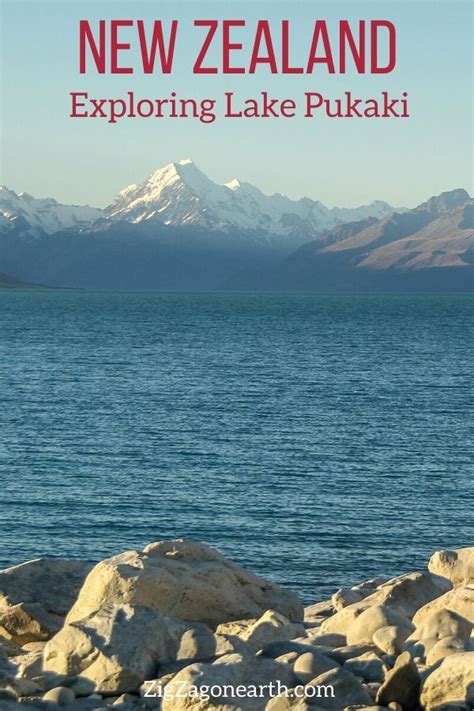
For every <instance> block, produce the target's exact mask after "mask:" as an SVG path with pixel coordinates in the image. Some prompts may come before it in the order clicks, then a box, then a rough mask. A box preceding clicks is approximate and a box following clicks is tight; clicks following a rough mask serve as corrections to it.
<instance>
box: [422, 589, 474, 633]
mask: <svg viewBox="0 0 474 711" xmlns="http://www.w3.org/2000/svg"><path fill="white" fill-rule="evenodd" d="M439 610H451V612H457V613H458V615H461V617H465V618H466V620H469V622H471V623H473V624H474V585H459V586H458V587H456V588H454V589H453V590H450V591H449V592H447V593H445V594H444V595H442V596H441V597H438V598H437V599H436V600H433V601H432V602H429V603H427V604H426V605H424V606H423V607H422V608H421V609H419V610H418V612H417V613H416V615H415V616H414V617H413V623H414V624H415V625H416V626H417V627H418V626H419V625H420V624H421V623H422V622H423V620H425V619H426V618H427V617H428V615H430V614H431V613H432V612H435V611H439Z"/></svg>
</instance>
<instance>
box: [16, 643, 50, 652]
mask: <svg viewBox="0 0 474 711" xmlns="http://www.w3.org/2000/svg"><path fill="white" fill-rule="evenodd" d="M45 646H46V642H27V643H26V644H23V645H22V648H21V649H22V652H23V653H25V652H42V651H43V649H44V648H45Z"/></svg>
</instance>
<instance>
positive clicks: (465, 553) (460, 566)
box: [428, 546, 474, 586]
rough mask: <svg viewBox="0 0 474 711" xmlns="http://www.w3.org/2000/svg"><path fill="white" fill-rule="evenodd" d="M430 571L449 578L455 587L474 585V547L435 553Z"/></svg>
mask: <svg viewBox="0 0 474 711" xmlns="http://www.w3.org/2000/svg"><path fill="white" fill-rule="evenodd" d="M428 570H429V571H431V572H432V573H435V574H436V575H441V576H442V577H443V578H447V579H448V580H450V581H451V583H452V584H453V586H457V585H468V584H469V583H474V546H471V547H470V548H456V549H455V550H444V551H437V552H436V553H433V555H432V556H431V558H430V562H429V563H428Z"/></svg>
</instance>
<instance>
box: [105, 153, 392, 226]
mask: <svg viewBox="0 0 474 711" xmlns="http://www.w3.org/2000/svg"><path fill="white" fill-rule="evenodd" d="M393 210H394V208H392V207H391V206H390V205H388V204H387V203H386V202H381V201H376V202H373V203H372V204H371V205H366V206H363V207H359V208H353V209H351V208H332V209H329V208H327V207H326V206H325V205H323V204H322V203H321V202H319V201H315V200H311V199H310V198H307V197H304V198H301V199H300V200H291V199H290V198H288V197H286V196H285V195H281V194H279V193H276V194H274V195H265V194H264V193H263V192H262V191H261V190H259V188H257V187H255V186H254V185H251V184H250V183H243V182H240V181H239V180H237V179H234V180H231V181H230V182H228V183H225V184H224V185H218V184H217V183H214V182H213V181H212V180H210V179H209V178H208V177H207V176H206V175H205V174H204V173H203V172H202V171H200V170H199V168H198V167H197V166H196V165H195V164H194V163H193V161H192V160H190V159H186V160H181V161H179V162H178V163H169V164H168V165H165V166H164V168H159V169H158V170H156V171H155V172H154V173H152V174H151V175H150V176H149V177H148V178H147V179H146V180H145V181H144V182H143V183H141V184H139V185H129V186H128V187H126V188H125V189H124V190H121V191H120V192H119V193H118V195H117V197H116V199H115V202H114V203H113V204H112V205H111V206H110V207H109V208H107V210H106V214H107V216H108V217H109V218H111V219H113V220H127V221H129V222H133V223H140V222H143V221H155V220H156V221H159V222H160V223H162V224H164V225H172V226H199V227H204V228H206V229H210V230H220V231H226V230H229V229H232V230H243V231H249V230H250V231H256V232H259V233H264V234H267V235H275V236H286V235H288V236H291V235H298V237H300V238H309V237H312V236H314V235H316V234H318V233H320V232H322V231H323V230H327V229H332V228H333V227H335V226H337V225H340V224H343V223H345V222H351V221H353V220H360V219H364V218H367V217H376V218H377V219H379V218H381V217H383V216H384V215H386V214H387V213H391V212H393Z"/></svg>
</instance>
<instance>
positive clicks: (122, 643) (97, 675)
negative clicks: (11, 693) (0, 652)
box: [43, 605, 243, 695]
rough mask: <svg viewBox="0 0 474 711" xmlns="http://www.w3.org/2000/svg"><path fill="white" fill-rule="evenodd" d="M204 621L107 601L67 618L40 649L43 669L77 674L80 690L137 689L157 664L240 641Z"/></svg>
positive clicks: (205, 654)
mask: <svg viewBox="0 0 474 711" xmlns="http://www.w3.org/2000/svg"><path fill="white" fill-rule="evenodd" d="M234 639H235V642H234V641H232V640H231V639H230V638H226V637H225V636H223V635H214V634H213V632H212V630H210V629H209V628H208V627H206V626H205V625H197V624H196V625H191V624H188V623H185V622H182V621H180V620H174V619H171V618H169V617H166V616H164V615H161V614H160V613H158V612H155V611H154V610H152V609H151V608H149V607H141V606H136V607H133V606H131V605H107V606H105V607H104V608H103V609H102V610H100V611H99V612H97V613H95V614H93V615H91V616H90V617H87V618H85V619H84V620H81V621H76V622H72V623H70V624H66V625H65V626H64V627H63V628H62V630H61V631H60V632H58V634H57V635H55V637H53V638H52V639H51V640H50V641H49V642H48V644H47V645H46V647H45V649H44V654H43V670H44V672H54V673H55V674H59V675H68V676H75V677H78V681H77V685H76V684H75V685H74V687H73V688H74V689H75V690H76V692H77V693H78V694H79V693H80V695H86V694H87V693H92V692H94V691H96V692H98V693H105V694H109V695H110V694H117V695H118V694H122V693H127V692H128V693H130V692H132V693H133V692H136V691H137V690H138V689H139V688H140V686H141V684H142V682H143V681H144V680H145V679H154V678H156V675H157V666H158V664H163V663H166V662H170V661H175V660H184V659H189V660H194V659H206V658H209V657H210V656H212V657H213V656H216V655H218V654H225V653H226V652H228V651H229V650H230V651H234V650H235V648H236V645H237V646H238V647H239V648H241V647H242V646H243V645H242V643H239V640H238V639H236V638H234Z"/></svg>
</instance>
